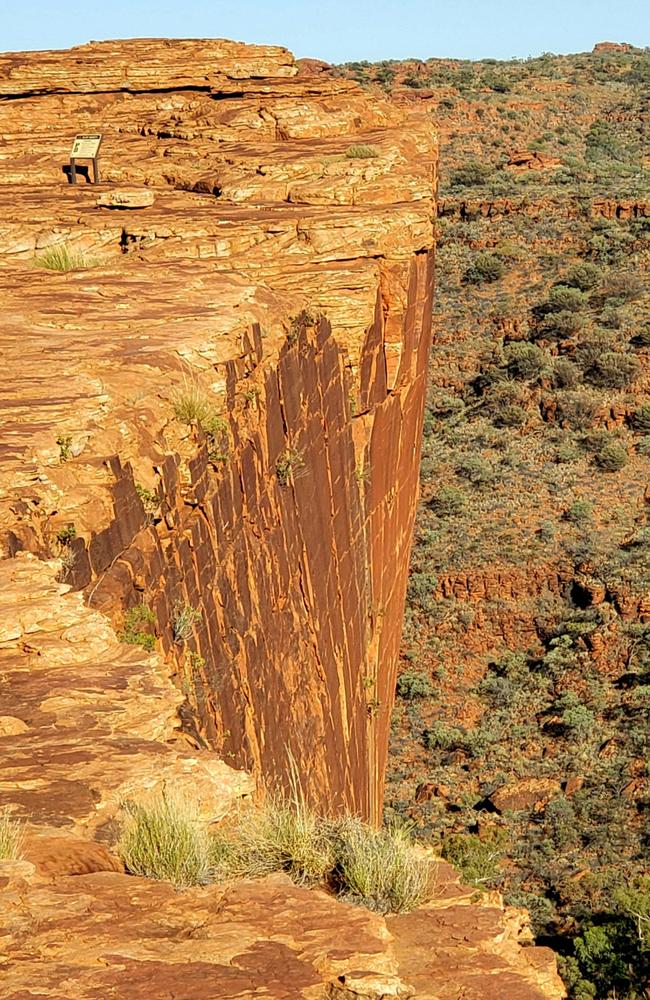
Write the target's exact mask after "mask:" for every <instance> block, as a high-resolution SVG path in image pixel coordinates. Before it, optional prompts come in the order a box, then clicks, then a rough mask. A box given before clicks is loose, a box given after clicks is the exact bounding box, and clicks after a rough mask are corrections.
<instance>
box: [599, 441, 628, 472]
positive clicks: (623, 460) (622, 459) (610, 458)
mask: <svg viewBox="0 0 650 1000" xmlns="http://www.w3.org/2000/svg"><path fill="white" fill-rule="evenodd" d="M627 462H628V454H627V452H626V450H625V448H623V447H621V445H620V444H614V443H613V442H612V444H607V445H605V447H604V448H602V449H601V451H599V452H598V454H597V455H596V463H597V465H598V466H600V468H601V469H604V470H605V472H618V471H619V469H622V468H623V467H624V466H625V465H627Z"/></svg>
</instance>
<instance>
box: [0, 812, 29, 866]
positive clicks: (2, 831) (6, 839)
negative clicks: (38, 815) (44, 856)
mask: <svg viewBox="0 0 650 1000" xmlns="http://www.w3.org/2000/svg"><path fill="white" fill-rule="evenodd" d="M23 835H24V828H23V824H22V823H21V822H20V821H19V820H15V819H12V818H11V813H10V812H9V810H8V809H2V810H0V861H19V860H20V858H21V851H22V845H23Z"/></svg>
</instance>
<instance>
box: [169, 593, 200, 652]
mask: <svg viewBox="0 0 650 1000" xmlns="http://www.w3.org/2000/svg"><path fill="white" fill-rule="evenodd" d="M200 621H201V612H200V611H198V610H197V609H196V608H193V607H192V605H191V604H185V603H184V602H183V601H176V603H175V605H174V607H173V609H172V617H171V625H172V632H173V635H174V642H185V640H186V639H189V637H190V636H191V634H192V629H193V628H194V626H195V625H196V624H197V623H198V622H200Z"/></svg>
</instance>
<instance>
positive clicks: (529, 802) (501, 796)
mask: <svg viewBox="0 0 650 1000" xmlns="http://www.w3.org/2000/svg"><path fill="white" fill-rule="evenodd" d="M560 791H561V785H560V782H559V781H554V780H553V779H552V778H522V780H521V781H515V782H512V783H511V784H509V785H504V786H503V787H502V788H499V789H498V790H497V791H496V792H494V794H493V795H491V796H490V800H491V801H492V802H493V804H494V806H495V807H496V808H497V809H498V810H499V812H505V811H515V810H517V809H531V808H533V809H543V808H544V806H545V805H546V804H547V803H548V802H550V800H551V799H552V798H553V797H554V796H555V795H557V794H558V792H560Z"/></svg>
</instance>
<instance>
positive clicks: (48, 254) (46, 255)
mask: <svg viewBox="0 0 650 1000" xmlns="http://www.w3.org/2000/svg"><path fill="white" fill-rule="evenodd" d="M34 263H35V264H36V266H37V267H45V268H47V269H48V270H49V271H79V270H83V269H84V268H87V267H96V266H97V261H96V260H95V259H94V258H93V257H90V256H89V255H88V254H86V253H84V252H83V251H81V250H71V249H70V247H69V246H67V244H65V243H58V244H57V245H56V246H53V247H47V248H46V249H45V250H43V252H42V253H40V254H37V256H36V257H34Z"/></svg>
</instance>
